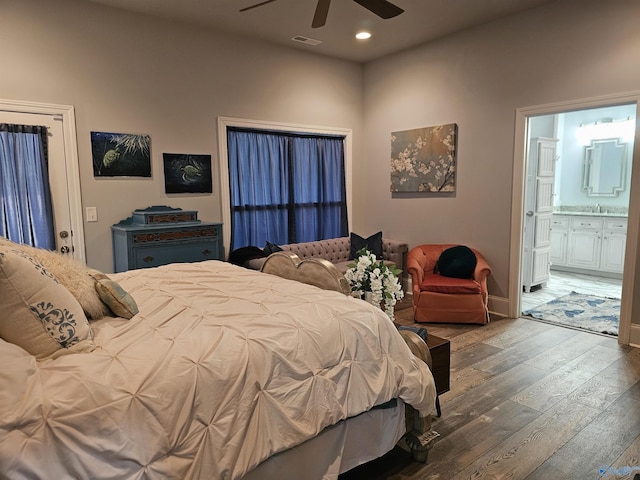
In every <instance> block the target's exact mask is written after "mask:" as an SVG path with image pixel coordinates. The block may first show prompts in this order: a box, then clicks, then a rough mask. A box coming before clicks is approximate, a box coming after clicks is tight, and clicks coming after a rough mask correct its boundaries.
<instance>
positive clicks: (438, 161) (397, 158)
mask: <svg viewBox="0 0 640 480" xmlns="http://www.w3.org/2000/svg"><path fill="white" fill-rule="evenodd" d="M457 138H458V126H457V125H456V124H455V123H449V124H445V125H438V126H435V127H425V128H416V129H414V130H404V131H400V132H392V133H391V192H425V193H442V192H448V193H451V192H455V191H456V152H457V148H456V147H457Z"/></svg>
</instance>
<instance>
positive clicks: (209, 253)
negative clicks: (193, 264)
mask: <svg viewBox="0 0 640 480" xmlns="http://www.w3.org/2000/svg"><path fill="white" fill-rule="evenodd" d="M202 254H203V255H204V256H205V257H208V256H209V255H211V250H209V249H208V248H207V249H206V250H203V251H202Z"/></svg>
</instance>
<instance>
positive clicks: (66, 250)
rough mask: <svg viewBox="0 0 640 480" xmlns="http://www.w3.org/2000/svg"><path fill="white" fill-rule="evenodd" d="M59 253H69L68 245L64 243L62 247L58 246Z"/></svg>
mask: <svg viewBox="0 0 640 480" xmlns="http://www.w3.org/2000/svg"><path fill="white" fill-rule="evenodd" d="M60 253H69V247H67V246H66V245H65V246H64V247H60Z"/></svg>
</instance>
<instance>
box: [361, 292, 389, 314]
mask: <svg viewBox="0 0 640 480" xmlns="http://www.w3.org/2000/svg"><path fill="white" fill-rule="evenodd" d="M364 301H365V302H367V303H370V304H371V305H373V306H374V307H378V308H379V309H380V310H384V302H380V303H378V302H375V301H374V300H373V292H364Z"/></svg>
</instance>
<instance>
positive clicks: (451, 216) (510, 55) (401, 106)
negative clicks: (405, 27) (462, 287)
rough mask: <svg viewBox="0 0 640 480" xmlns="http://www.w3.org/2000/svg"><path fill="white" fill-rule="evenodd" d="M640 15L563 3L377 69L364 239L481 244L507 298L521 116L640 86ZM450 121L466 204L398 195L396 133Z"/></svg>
mask: <svg viewBox="0 0 640 480" xmlns="http://www.w3.org/2000/svg"><path fill="white" fill-rule="evenodd" d="M638 18H640V2H637V1H631V0H611V1H608V2H602V1H599V0H566V1H556V2H552V3H549V4H547V5H545V6H543V7H540V8H536V9H532V10H529V11H527V12H524V13H522V14H518V15H515V16H511V17H508V18H505V19H502V20H500V21H496V22H493V23H489V24H485V25H482V26H479V27H477V28H473V29H469V30H466V31H463V32H460V33H458V34H456V35H452V36H449V37H446V38H443V39H441V40H440V41H436V42H433V43H431V44H429V45H426V46H423V47H421V48H415V49H411V50H408V51H406V52H404V53H401V54H397V55H393V56H390V57H387V58H384V59H381V60H378V61H375V62H372V63H370V64H367V65H366V66H365V92H364V93H365V138H366V140H367V141H366V143H365V146H364V152H363V154H364V156H363V158H362V161H361V162H360V163H359V164H358V165H357V168H356V169H355V170H354V177H355V178H357V179H358V180H359V182H360V183H359V190H358V192H357V193H358V194H357V195H356V197H355V202H356V208H355V213H356V216H357V215H358V214H359V213H362V212H375V214H374V215H368V216H367V217H366V219H365V222H364V224H363V227H362V229H363V230H364V233H367V232H369V231H372V232H373V231H376V229H379V228H381V229H383V230H384V231H386V232H390V234H391V235H392V236H398V237H402V238H403V239H405V240H407V241H408V242H409V244H410V246H414V245H418V244H421V243H445V242H446V243H462V244H467V245H470V246H473V247H475V248H477V249H478V250H480V251H481V252H483V254H484V256H485V257H486V258H487V260H488V262H489V264H490V265H491V267H492V270H493V273H492V276H491V277H490V279H489V293H490V295H492V296H496V297H507V296H508V282H509V268H510V266H509V255H510V232H511V194H512V192H511V190H512V175H513V164H514V163H513V162H514V133H515V131H514V123H515V122H514V120H515V112H516V109H518V108H524V107H529V106H536V105H543V104H549V103H553V102H562V101H568V100H574V99H585V98H592V97H596V96H604V95H609V94H613V93H616V92H630V91H637V90H638V89H639V88H640V87H639V85H640V62H638V55H639V53H640V29H638V22H637V19H638ZM594 32H597V34H594ZM450 122H454V123H457V124H458V128H459V130H458V133H459V140H458V178H457V193H456V195H455V197H453V198H443V197H436V198H434V197H427V196H420V195H416V196H414V197H413V198H394V197H393V196H392V195H391V194H390V193H389V183H390V179H389V162H390V159H389V152H390V138H389V137H390V133H391V132H393V131H398V130H407V129H412V128H418V127H426V126H432V125H438V124H444V123H450Z"/></svg>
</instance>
